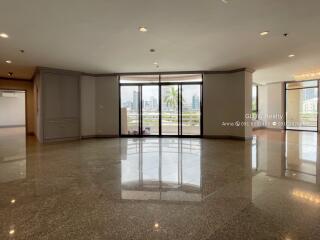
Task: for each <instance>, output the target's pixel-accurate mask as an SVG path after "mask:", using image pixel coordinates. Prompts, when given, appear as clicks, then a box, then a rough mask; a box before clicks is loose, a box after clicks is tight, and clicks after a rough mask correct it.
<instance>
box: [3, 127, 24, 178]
mask: <svg viewBox="0 0 320 240" xmlns="http://www.w3.org/2000/svg"><path fill="white" fill-rule="evenodd" d="M25 134H26V133H25V128H24V127H19V128H0V153H1V154H0V183H6V182H10V181H14V180H18V179H23V178H25V177H26V137H25ZM4 141H5V142H4Z"/></svg>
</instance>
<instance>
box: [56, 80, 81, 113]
mask: <svg viewBox="0 0 320 240" xmlns="http://www.w3.org/2000/svg"><path fill="white" fill-rule="evenodd" d="M61 81H62V82H61V83H62V88H61V102H62V114H63V118H68V119H69V118H78V119H79V117H80V116H79V115H80V111H79V108H80V86H79V77H78V76H73V75H65V76H62V78H61Z"/></svg>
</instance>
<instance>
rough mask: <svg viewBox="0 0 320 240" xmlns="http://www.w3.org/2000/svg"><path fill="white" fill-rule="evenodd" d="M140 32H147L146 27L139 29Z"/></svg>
mask: <svg viewBox="0 0 320 240" xmlns="http://www.w3.org/2000/svg"><path fill="white" fill-rule="evenodd" d="M139 31H140V32H148V29H147V28H146V27H139Z"/></svg>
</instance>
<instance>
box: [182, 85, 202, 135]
mask: <svg viewBox="0 0 320 240" xmlns="http://www.w3.org/2000/svg"><path fill="white" fill-rule="evenodd" d="M200 99H201V86H200V85H182V87H181V105H182V107H181V112H182V118H181V121H182V123H181V131H182V134H183V135H200V134H201V128H200V125H201V102H200Z"/></svg>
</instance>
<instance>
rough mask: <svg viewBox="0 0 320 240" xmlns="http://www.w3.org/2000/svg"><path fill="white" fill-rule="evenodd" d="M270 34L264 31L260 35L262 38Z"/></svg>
mask: <svg viewBox="0 0 320 240" xmlns="http://www.w3.org/2000/svg"><path fill="white" fill-rule="evenodd" d="M268 34H269V31H264V32H261V33H260V36H266V35H268Z"/></svg>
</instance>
